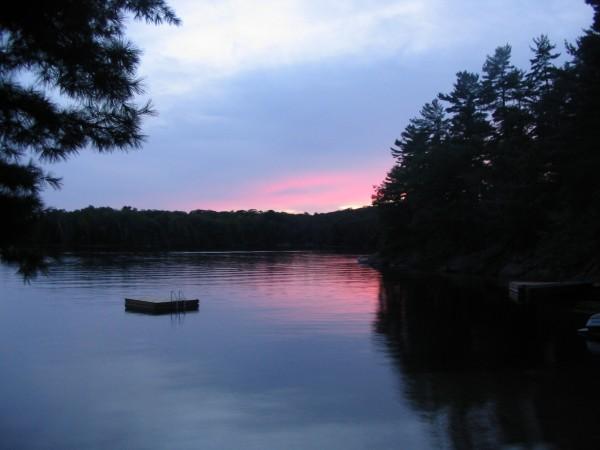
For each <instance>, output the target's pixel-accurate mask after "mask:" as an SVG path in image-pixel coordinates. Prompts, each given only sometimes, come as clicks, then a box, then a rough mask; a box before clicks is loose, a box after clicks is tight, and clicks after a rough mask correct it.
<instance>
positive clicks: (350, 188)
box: [181, 167, 386, 213]
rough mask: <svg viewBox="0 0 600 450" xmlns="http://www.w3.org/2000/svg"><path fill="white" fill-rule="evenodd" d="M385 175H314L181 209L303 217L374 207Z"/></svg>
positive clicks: (261, 184) (365, 172)
mask: <svg viewBox="0 0 600 450" xmlns="http://www.w3.org/2000/svg"><path fill="white" fill-rule="evenodd" d="M385 173H386V169H385V168H380V167H377V168H370V169H365V170H360V171H357V170H349V171H335V172H310V173H307V174H304V175H293V176H289V177H287V178H279V179H273V180H269V181H266V182H258V183H255V184H250V183H249V184H248V185H247V186H246V187H245V188H243V190H241V191H240V190H238V191H236V192H230V193H227V195H226V197H225V198H223V199H221V200H218V201H208V202H204V201H190V202H186V204H185V206H184V205H181V206H184V207H183V209H186V210H193V209H213V210H217V211H229V210H238V209H258V210H269V209H273V210H277V211H289V212H300V213H301V212H327V211H335V210H337V209H344V208H349V207H360V206H365V205H370V204H371V194H372V193H373V186H374V185H377V184H379V183H380V182H381V180H383V178H384V177H385ZM238 189H239V188H238ZM191 196H192V195H190V197H191Z"/></svg>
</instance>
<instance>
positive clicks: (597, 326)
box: [578, 313, 600, 340]
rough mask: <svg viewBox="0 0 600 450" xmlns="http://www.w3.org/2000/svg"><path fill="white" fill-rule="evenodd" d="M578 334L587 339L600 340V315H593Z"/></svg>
mask: <svg viewBox="0 0 600 450" xmlns="http://www.w3.org/2000/svg"><path fill="white" fill-rule="evenodd" d="M578 333H579V334H580V335H581V336H583V337H585V338H586V339H594V340H600V313H596V314H594V315H592V316H591V317H590V318H589V319H588V321H587V323H586V324H585V328H580V329H579V330H578Z"/></svg>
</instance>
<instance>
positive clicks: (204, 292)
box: [0, 252, 600, 450]
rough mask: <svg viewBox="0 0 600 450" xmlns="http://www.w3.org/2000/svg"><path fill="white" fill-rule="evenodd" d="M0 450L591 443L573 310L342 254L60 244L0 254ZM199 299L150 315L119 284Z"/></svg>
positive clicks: (587, 358)
mask: <svg viewBox="0 0 600 450" xmlns="http://www.w3.org/2000/svg"><path fill="white" fill-rule="evenodd" d="M0 287H1V291H0V448H2V449H11V450H20V449H171V450H174V449H396V448H397V449H487V448H489V449H495V448H510V449H554V448H556V449H565V448H573V449H580V448H590V449H592V448H594V449H596V448H600V389H598V385H599V383H600V362H599V357H598V356H596V355H595V354H594V353H592V352H590V351H589V349H588V348H587V347H586V343H585V341H583V340H581V339H580V338H579V337H578V336H577V335H576V334H575V333H574V329H576V326H577V324H578V323H579V322H580V321H581V317H571V316H568V315H566V314H565V312H564V311H560V310H553V309H549V310H547V311H546V310H544V311H540V312H538V313H536V314H535V315H532V314H531V313H529V312H526V311H523V310H522V309H521V308H520V307H519V306H518V305H516V304H514V303H512V302H510V301H508V300H507V299H506V298H505V297H506V292H505V291H504V290H500V289H494V288H493V287H491V286H486V285H485V284H483V283H481V282H479V281H475V280H468V279H466V280H465V279H463V280H453V281H449V280H445V279H440V278H432V277H427V278H424V277H407V276H404V277H398V276H395V277H389V276H386V277H383V276H382V275H381V274H380V273H379V272H377V271H376V270H374V269H371V268H369V267H364V266H360V265H358V264H357V263H356V257H355V256H352V255H335V254H319V253H306V252H278V253H277V252H276V253H270V252H248V253H167V254H161V255H135V254H134V255H132V254H127V255H110V254H104V255H102V254H101V255H94V256H76V255H70V256H65V257H64V258H62V260H61V261H56V262H53V263H51V265H50V268H49V273H48V275H47V276H40V277H38V278H37V279H35V280H32V281H31V282H30V283H29V284H27V283H24V282H23V279H22V278H20V276H18V275H17V274H15V269H14V268H12V267H6V266H0ZM171 291H174V292H175V293H177V292H179V291H181V292H182V293H183V294H184V295H185V296H187V297H189V298H196V297H197V298H199V299H200V309H199V311H198V312H188V313H186V314H179V315H177V314H173V315H171V314H167V315H161V316H150V315H144V314H139V313H131V312H126V311H125V310H124V305H123V302H124V298H125V297H166V298H168V297H169V295H170V293H171Z"/></svg>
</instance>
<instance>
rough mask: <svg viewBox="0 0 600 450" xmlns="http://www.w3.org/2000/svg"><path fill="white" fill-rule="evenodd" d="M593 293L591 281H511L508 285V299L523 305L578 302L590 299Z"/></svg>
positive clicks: (593, 288)
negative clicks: (538, 302) (539, 302)
mask: <svg viewBox="0 0 600 450" xmlns="http://www.w3.org/2000/svg"><path fill="white" fill-rule="evenodd" d="M594 292H595V286H594V283H592V282H591V281H570V282H535V281H511V282H510V283H509V285H508V295H509V297H510V298H511V299H512V300H514V301H516V302H518V303H523V304H531V303H533V302H537V301H557V300H560V301H571V302H574V301H578V300H584V299H588V298H590V297H591V296H592V295H593V293H594Z"/></svg>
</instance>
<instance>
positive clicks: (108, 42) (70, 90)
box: [0, 0, 179, 255]
mask: <svg viewBox="0 0 600 450" xmlns="http://www.w3.org/2000/svg"><path fill="white" fill-rule="evenodd" d="M128 16H132V17H133V18H134V19H136V20H144V21H146V22H148V23H153V24H160V23H163V22H166V23H169V24H178V23H179V19H178V18H177V17H176V16H175V14H174V12H173V11H172V10H171V9H170V8H169V7H168V6H167V5H166V3H165V1H164V0H52V1H35V0H29V1H28V0H23V1H18V2H11V3H10V5H5V6H4V7H3V9H2V13H1V14H0V211H1V215H2V221H0V223H1V228H0V252H1V253H2V255H5V254H6V252H7V251H9V248H10V247H11V246H14V244H15V243H16V242H17V241H18V240H19V238H22V237H23V235H24V234H25V233H26V232H27V230H28V229H29V226H30V225H31V223H32V222H33V220H34V219H35V218H36V217H37V216H38V215H39V213H40V212H41V209H42V202H41V200H40V197H39V193H40V190H41V189H43V188H44V186H45V185H47V184H49V185H51V186H54V187H58V185H59V179H57V178H56V177H53V176H51V175H49V174H47V173H45V172H44V171H43V170H42V169H41V167H40V162H46V161H48V162H53V161H58V160H65V159H67V158H69V157H70V156H72V155H75V154H77V153H78V152H79V151H81V150H83V149H86V148H92V149H95V150H97V151H100V152H106V151H111V150H113V149H129V148H137V147H139V146H140V145H141V143H142V141H143V139H144V136H143V134H142V133H141V120H142V119H143V118H144V116H147V115H149V114H152V113H153V110H152V107H151V105H150V103H149V102H148V103H144V104H138V103H136V101H135V97H136V95H138V94H141V93H142V92H143V87H142V84H141V80H140V79H139V78H137V76H136V69H137V67H138V64H139V60H140V50H139V49H138V48H136V47H135V46H134V44H133V43H131V42H130V41H129V40H127V38H126V36H125V20H126V18H127V17H128Z"/></svg>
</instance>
